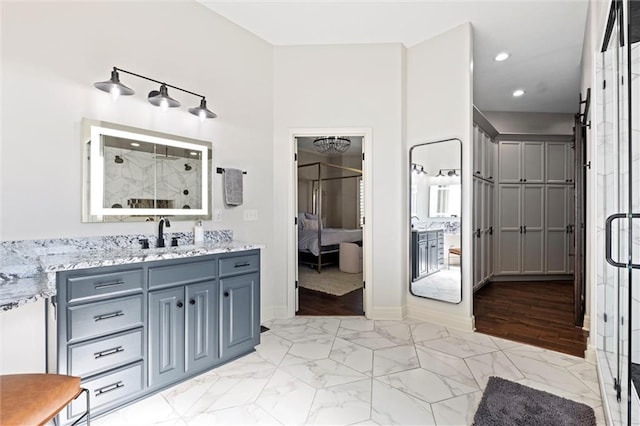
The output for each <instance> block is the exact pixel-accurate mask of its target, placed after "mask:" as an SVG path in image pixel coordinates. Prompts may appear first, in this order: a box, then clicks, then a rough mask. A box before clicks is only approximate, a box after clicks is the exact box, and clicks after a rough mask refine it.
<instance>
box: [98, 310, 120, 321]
mask: <svg viewBox="0 0 640 426" xmlns="http://www.w3.org/2000/svg"><path fill="white" fill-rule="evenodd" d="M123 315H124V312H122V311H116V312H111V313H110V314H104V315H97V316H95V317H93V320H94V321H95V322H98V321H102V320H106V319H109V318H116V317H121V316H123Z"/></svg>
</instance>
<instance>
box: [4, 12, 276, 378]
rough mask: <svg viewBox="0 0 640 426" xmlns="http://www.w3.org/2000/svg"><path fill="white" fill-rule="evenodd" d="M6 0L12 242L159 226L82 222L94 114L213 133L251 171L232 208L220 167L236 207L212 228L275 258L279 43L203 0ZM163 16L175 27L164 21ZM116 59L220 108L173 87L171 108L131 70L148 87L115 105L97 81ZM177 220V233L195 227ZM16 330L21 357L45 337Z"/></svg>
mask: <svg viewBox="0 0 640 426" xmlns="http://www.w3.org/2000/svg"><path fill="white" fill-rule="evenodd" d="M1 4H2V37H3V41H2V47H3V51H2V73H3V74H2V123H3V127H2V156H1V157H0V161H1V163H0V176H1V178H0V179H1V180H0V183H1V184H2V187H1V188H0V193H1V194H2V204H1V205H0V209H1V210H0V223H1V229H2V235H1V238H2V239H3V240H14V239H32V238H55V237H69V236H92V235H110V234H128V233H138V232H144V233H152V232H154V231H155V226H156V225H154V224H153V223H144V222H139V223H117V224H114V223H111V224H83V223H81V222H80V218H81V212H80V208H81V198H80V195H81V189H80V188H81V155H80V152H81V150H80V146H81V141H80V122H81V119H82V118H83V117H88V118H91V119H100V120H104V121H110V122H114V123H119V124H124V125H129V126H134V127H140V128H145V129H152V130H156V131H161V132H166V133H171V134H178V135H182V136H186V137H191V138H195V139H203V140H208V141H211V142H213V150H214V160H213V163H214V164H213V165H214V167H215V166H222V167H238V168H242V169H243V170H246V171H247V172H248V174H247V175H246V176H245V182H244V183H245V194H244V200H245V205H244V206H243V207H239V208H229V209H227V208H225V207H223V206H222V186H221V176H220V175H214V176H213V204H214V208H215V209H220V208H222V209H224V214H223V221H222V222H221V223H213V222H210V221H209V222H207V223H205V228H207V229H233V231H234V236H235V237H236V238H237V239H240V240H249V241H252V242H260V243H265V244H267V248H266V249H265V250H263V257H262V260H263V264H264V265H269V264H270V263H272V262H273V261H274V258H275V252H274V248H273V244H272V242H273V231H272V226H271V224H272V222H273V216H272V215H273V212H274V210H273V202H272V201H271V200H272V199H273V185H272V182H273V178H272V176H273V163H272V161H271V158H272V149H273V148H272V138H273V129H272V125H273V62H272V61H273V48H272V46H270V45H269V44H267V43H266V42H264V41H262V40H260V39H258V38H257V37H255V36H254V35H252V34H251V33H249V32H247V31H246V30H243V29H241V28H240V27H238V26H236V25H235V24H232V23H230V22H229V21H227V20H225V19H223V18H221V17H220V16H218V15H216V14H214V13H213V12H211V11H209V10H208V9H206V8H205V7H203V6H201V5H199V4H197V3H195V2H87V3H83V2H46V3H33V2H27V3H22V2H2V3H1ZM163 22H164V23H170V24H171V26H172V28H171V30H170V31H163V30H161V29H160V28H159V26H158V23H163ZM112 66H118V67H121V68H124V69H126V70H130V71H133V72H136V73H140V74H143V75H146V76H149V77H152V78H155V79H158V80H165V81H167V82H168V83H170V84H173V85H176V86H179V87H183V88H185V89H187V90H191V91H194V92H197V93H202V94H204V95H206V96H207V102H208V106H209V108H210V109H211V110H213V111H214V112H216V113H217V114H218V116H219V118H217V119H214V120H207V121H206V122H205V123H200V121H199V120H198V118H197V117H195V116H193V115H191V114H189V113H188V112H187V110H186V109H187V108H189V107H191V106H194V105H197V104H198V102H199V99H198V98H196V97H192V96H190V95H186V94H184V93H180V92H178V91H171V90H170V94H171V95H172V96H174V97H175V98H177V99H179V100H180V101H181V102H182V103H183V107H181V108H178V109H172V110H169V111H167V112H165V113H163V112H162V111H161V110H160V109H159V108H156V107H153V106H152V105H150V104H149V103H148V102H147V100H146V94H147V93H148V92H149V91H150V90H157V85H153V84H150V83H148V82H146V81H144V80H141V79H138V78H135V77H132V76H127V75H124V74H121V75H120V78H121V81H122V82H123V83H125V84H127V85H129V86H130V87H132V88H134V89H135V90H136V94H135V95H133V96H129V97H121V98H120V99H119V100H118V101H117V103H113V102H112V101H111V98H110V96H109V95H108V94H106V93H103V92H101V91H99V90H97V89H95V88H94V87H93V83H94V82H96V81H103V80H107V79H108V78H109V74H110V70H111V67H112ZM245 208H248V209H258V210H259V220H258V221H257V222H244V221H243V209H245ZM172 222H173V223H172V228H171V230H174V231H180V230H191V229H192V227H193V222H178V221H172ZM273 277H274V275H273V274H271V273H270V268H268V267H265V268H264V269H263V274H262V277H261V278H262V307H263V318H265V315H266V316H267V317H268V315H270V312H271V309H270V308H269V307H270V306H271V305H273V300H272V297H271V295H272V294H273V293H274V292H273V291H272V287H273V286H274V282H275V281H274V279H273ZM15 312H16V313H19V312H24V315H25V316H27V315H29V314H28V312H30V311H29V310H28V309H27V308H19V309H17V310H16V311H15ZM14 314H15V313H14ZM2 315H6V314H2ZM12 315H13V314H12ZM6 338H7V336H5V342H3V346H6V345H13V347H14V348H16V349H17V351H16V356H18V357H19V356H20V355H21V354H22V353H27V352H31V349H32V348H30V347H29V345H31V344H34V345H38V344H39V342H35V341H33V342H32V341H31V339H29V341H27V342H25V341H24V340H23V341H21V342H20V345H16V344H15V342H7V341H6ZM35 350H36V351H40V349H39V347H37V346H36V349H35ZM40 353H41V351H40ZM8 361H10V360H8V358H7V354H6V353H5V362H8ZM35 368H37V366H34V369H35ZM3 370H4V371H10V370H11V368H10V367H9V368H8V370H7V369H3Z"/></svg>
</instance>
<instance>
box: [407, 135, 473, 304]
mask: <svg viewBox="0 0 640 426" xmlns="http://www.w3.org/2000/svg"><path fill="white" fill-rule="evenodd" d="M409 158H410V159H411V161H410V165H409V168H410V171H411V179H410V182H411V183H410V190H411V220H410V223H411V230H410V232H411V250H410V259H411V260H410V262H411V265H410V266H411V281H410V283H409V289H410V291H411V294H413V295H414V296H419V297H427V298H430V299H437V300H442V301H444V302H449V303H460V301H461V300H462V274H461V259H462V250H461V245H460V243H461V241H460V235H461V232H460V229H461V218H462V217H461V216H462V215H461V212H462V171H461V168H462V143H461V142H460V140H459V139H447V140H443V141H437V142H430V143H425V144H421V145H416V146H414V147H412V148H411V151H410V155H409Z"/></svg>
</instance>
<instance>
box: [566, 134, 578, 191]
mask: <svg viewBox="0 0 640 426" xmlns="http://www.w3.org/2000/svg"><path fill="white" fill-rule="evenodd" d="M575 154H576V153H575V145H574V144H572V143H570V144H569V143H568V144H567V166H566V169H567V182H568V183H574V181H575V176H574V173H575V163H574V161H575Z"/></svg>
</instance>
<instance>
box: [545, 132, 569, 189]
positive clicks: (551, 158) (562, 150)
mask: <svg viewBox="0 0 640 426" xmlns="http://www.w3.org/2000/svg"><path fill="white" fill-rule="evenodd" d="M545 176H546V177H545V181H546V182H547V183H566V182H567V179H568V173H567V144H566V143H564V142H547V143H546V147H545Z"/></svg>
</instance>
